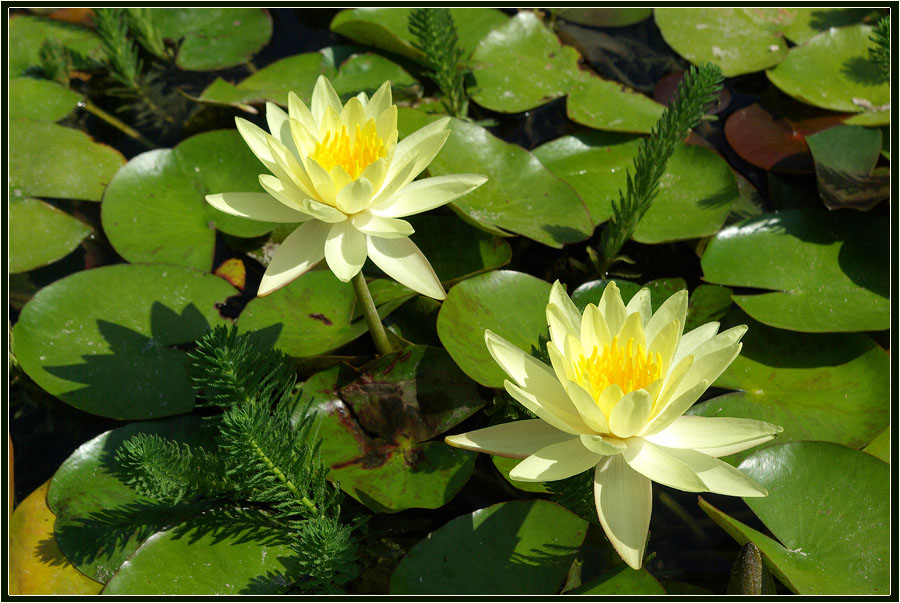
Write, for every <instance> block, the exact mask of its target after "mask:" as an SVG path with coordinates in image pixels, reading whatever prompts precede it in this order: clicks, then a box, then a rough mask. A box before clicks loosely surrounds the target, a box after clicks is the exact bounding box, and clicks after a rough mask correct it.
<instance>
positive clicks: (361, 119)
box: [341, 98, 366, 139]
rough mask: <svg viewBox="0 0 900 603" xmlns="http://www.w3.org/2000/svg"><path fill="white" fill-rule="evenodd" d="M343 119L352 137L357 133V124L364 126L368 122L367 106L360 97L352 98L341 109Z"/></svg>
mask: <svg viewBox="0 0 900 603" xmlns="http://www.w3.org/2000/svg"><path fill="white" fill-rule="evenodd" d="M341 121H342V122H343V123H344V124H345V125H346V126H347V134H349V135H350V137H351V139H352V138H353V136H354V135H355V134H356V126H359V127H360V128H362V127H363V126H364V125H365V124H366V108H365V107H364V106H363V104H362V102H360V100H359V99H358V98H351V99H350V100H348V101H347V104H346V105H344V108H343V109H341Z"/></svg>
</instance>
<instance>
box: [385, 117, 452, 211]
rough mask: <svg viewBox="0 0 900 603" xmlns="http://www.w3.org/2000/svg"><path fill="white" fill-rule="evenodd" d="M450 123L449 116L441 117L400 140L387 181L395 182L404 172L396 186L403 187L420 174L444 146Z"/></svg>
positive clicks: (448, 134)
mask: <svg viewBox="0 0 900 603" xmlns="http://www.w3.org/2000/svg"><path fill="white" fill-rule="evenodd" d="M449 123H450V118H449V117H444V118H441V119H439V120H437V121H433V122H431V123H430V124H428V125H425V126H423V127H421V128H419V129H418V130H416V131H415V132H413V133H412V134H410V135H409V136H407V137H406V138H404V139H403V140H401V141H400V142H398V143H397V147H396V149H395V150H394V157H393V159H391V167H390V168H389V169H388V173H387V176H386V177H385V181H386V182H388V183H394V181H395V180H397V178H398V176H399V175H400V174H401V173H403V174H405V176H404V177H403V179H402V180H399V181H398V183H397V187H396V188H401V187H403V186H405V185H407V184H409V183H410V182H411V181H412V180H413V178H415V177H416V176H418V175H419V173H420V172H421V171H422V170H424V169H425V168H426V167H427V166H428V164H429V163H431V160H432V159H434V156H435V155H437V154H438V151H440V150H441V147H443V146H444V143H445V142H446V141H447V137H448V136H450V130H449V129H448V124H449ZM410 164H412V168H411V169H410V170H409V171H408V172H407V171H406V168H407V166H408V165H410ZM379 200H380V199H379Z"/></svg>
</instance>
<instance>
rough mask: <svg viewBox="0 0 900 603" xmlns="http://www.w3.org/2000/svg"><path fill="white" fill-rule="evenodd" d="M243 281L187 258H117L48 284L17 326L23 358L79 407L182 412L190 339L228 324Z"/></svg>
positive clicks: (132, 415)
mask: <svg viewBox="0 0 900 603" xmlns="http://www.w3.org/2000/svg"><path fill="white" fill-rule="evenodd" d="M235 293H236V291H235V289H234V288H233V287H232V286H231V285H229V284H228V283H226V282H225V281H224V280H222V279H220V278H218V277H216V276H212V275H208V274H203V273H200V272H197V271H194V270H190V269H187V268H182V267H179V266H164V265H144V266H141V265H127V264H117V265H113V266H104V267H101V268H95V269H93V270H87V271H82V272H77V273H75V274H72V275H71V276H68V277H66V278H64V279H61V280H58V281H56V282H54V283H53V284H51V285H49V286H47V287H44V288H43V289H41V290H40V291H38V293H37V294H36V295H35V296H34V298H32V300H31V301H29V302H28V303H27V304H26V305H25V307H24V308H23V309H22V313H21V314H20V316H19V321H18V322H17V323H16V325H15V327H14V328H13V334H14V337H15V340H16V359H17V360H18V362H19V364H20V365H21V366H22V368H23V369H24V370H25V372H26V373H27V374H28V376H29V377H31V378H32V379H33V380H34V381H35V382H36V383H37V384H38V385H40V386H41V387H42V388H44V389H45V390H46V391H48V392H49V393H51V394H53V395H54V396H56V397H58V398H60V399H61V400H63V401H65V402H67V403H69V404H71V405H72V406H74V407H76V408H78V409H81V410H84V411H86V412H90V413H93V414H97V415H101V416H104V417H111V418H114V419H147V418H153V417H162V416H167V415H173V414H179V413H183V412H187V411H189V410H190V409H191V408H192V407H193V405H194V390H193V388H192V387H191V384H190V382H189V380H188V377H187V373H186V372H185V367H184V364H185V362H186V359H187V358H186V354H185V352H183V351H181V350H179V349H177V348H176V347H175V346H177V345H178V344H183V343H188V342H191V341H193V340H195V339H196V338H197V337H199V336H200V335H202V334H203V333H205V332H206V331H207V330H208V329H209V328H210V327H212V326H215V325H217V324H221V323H222V322H223V321H222V318H221V317H220V316H219V313H218V311H217V309H216V304H219V303H222V302H224V301H225V299H226V298H227V297H229V296H230V295H234V294H235Z"/></svg>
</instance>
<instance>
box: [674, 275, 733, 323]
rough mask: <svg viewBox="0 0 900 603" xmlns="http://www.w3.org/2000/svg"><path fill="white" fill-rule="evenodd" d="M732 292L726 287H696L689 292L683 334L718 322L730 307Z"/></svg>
mask: <svg viewBox="0 0 900 603" xmlns="http://www.w3.org/2000/svg"><path fill="white" fill-rule="evenodd" d="M731 294H732V291H731V289H729V288H728V287H720V286H718V285H698V286H697V288H696V289H694V290H693V291H691V296H690V299H689V300H688V311H687V317H686V318H685V320H684V332H685V333H687V332H688V331H691V330H693V329H696V328H697V327H699V326H700V325H704V324H706V323H708V322H713V321H717V320H720V319H721V318H722V317H723V316H725V313H726V312H728V309H729V308H730V307H731V303H732V302H731Z"/></svg>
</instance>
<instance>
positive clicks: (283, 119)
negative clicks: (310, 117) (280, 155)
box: [266, 103, 299, 157]
mask: <svg viewBox="0 0 900 603" xmlns="http://www.w3.org/2000/svg"><path fill="white" fill-rule="evenodd" d="M266 123H267V124H268V125H269V132H271V133H272V136H274V137H275V138H277V139H278V140H279V141H280V142H281V143H282V144H283V145H284V146H285V147H286V148H287V149H288V150H290V152H291V154H292V155H293V156H294V157H299V155H298V154H297V147H296V145H295V144H294V137H293V135H292V134H291V124H290V119H289V118H288V115H287V113H285V112H284V111H283V110H282V108H281V107H279V106H278V105H276V104H275V103H266Z"/></svg>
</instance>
